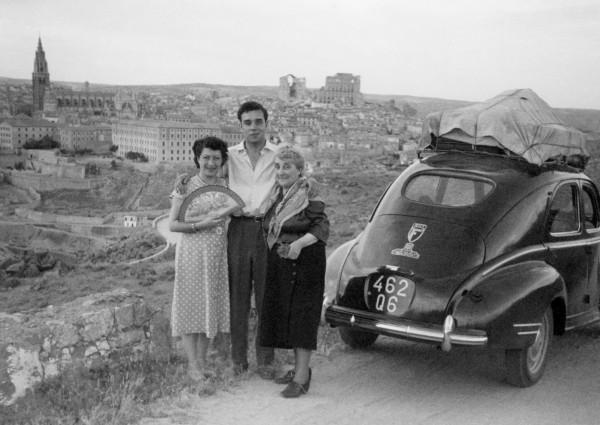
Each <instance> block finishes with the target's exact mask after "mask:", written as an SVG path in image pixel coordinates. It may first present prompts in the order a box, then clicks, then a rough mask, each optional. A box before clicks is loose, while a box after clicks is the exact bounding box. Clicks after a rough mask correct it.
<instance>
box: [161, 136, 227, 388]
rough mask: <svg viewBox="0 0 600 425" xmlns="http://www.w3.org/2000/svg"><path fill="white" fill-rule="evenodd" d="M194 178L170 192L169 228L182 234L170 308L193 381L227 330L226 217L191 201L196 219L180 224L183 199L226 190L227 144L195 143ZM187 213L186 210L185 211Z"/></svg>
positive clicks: (209, 202)
mask: <svg viewBox="0 0 600 425" xmlns="http://www.w3.org/2000/svg"><path fill="white" fill-rule="evenodd" d="M192 150H193V152H194V162H195V164H196V167H197V168H198V169H199V172H198V174H195V175H194V176H192V177H190V178H186V179H184V181H183V182H182V181H179V182H178V184H177V185H176V188H175V190H174V191H173V193H172V194H171V200H172V203H171V212H170V215H169V222H170V230H171V231H172V232H181V239H180V240H179V242H178V243H177V247H176V254H175V287H174V290H173V306H172V309H171V327H172V332H173V336H181V337H182V343H183V347H184V350H185V353H186V356H187V359H188V374H189V376H190V377H191V378H192V379H194V380H198V379H201V378H202V377H203V376H206V375H208V373H209V372H207V369H206V366H207V365H206V352H207V349H208V344H209V340H210V339H211V338H213V337H214V336H215V335H216V334H217V333H219V332H229V282H228V277H227V230H226V219H227V217H226V216H223V215H220V216H215V215H214V214H211V213H210V212H211V211H213V210H214V202H215V200H214V199H213V198H211V197H209V196H206V197H205V196H200V197H198V198H195V199H194V201H193V202H194V218H193V219H189V218H188V215H187V213H186V220H185V222H184V221H180V220H178V216H179V212H180V211H179V210H180V208H181V206H182V204H183V202H184V201H185V199H186V197H187V196H188V195H190V194H191V193H192V192H194V191H195V190H196V189H198V188H201V187H202V186H206V185H222V186H225V185H226V183H225V180H223V179H222V178H220V177H219V175H220V173H219V171H220V170H221V168H222V166H223V165H224V164H225V162H226V161H227V144H226V143H225V142H224V141H222V140H221V139H218V138H216V137H205V138H203V139H200V140H196V141H195V142H194V145H193V147H192ZM186 211H189V209H188V210H186Z"/></svg>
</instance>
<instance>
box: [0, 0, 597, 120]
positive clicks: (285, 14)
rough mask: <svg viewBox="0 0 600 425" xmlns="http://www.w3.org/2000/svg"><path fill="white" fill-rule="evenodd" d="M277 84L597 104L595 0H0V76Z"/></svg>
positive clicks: (572, 105) (126, 82) (116, 81)
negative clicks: (42, 65)
mask: <svg viewBox="0 0 600 425" xmlns="http://www.w3.org/2000/svg"><path fill="white" fill-rule="evenodd" d="M39 36H41V39H42V44H43V47H44V50H45V52H46V59H47V61H48V68H49V71H50V80H51V81H69V82H83V81H89V82H90V84H91V85H92V86H93V84H94V83H98V84H115V85H132V84H136V85H137V84H142V85H144V84H177V83H208V84H227V85H267V86H277V85H278V84H279V78H280V77H281V76H283V75H287V74H293V75H295V76H296V77H304V78H306V84H307V87H308V88H312V89H317V88H320V87H322V86H324V85H325V78H326V77H327V76H329V75H334V74H335V73H338V72H346V73H351V74H354V75H359V76H360V78H361V92H362V93H369V94H388V95H391V94H395V95H412V96H422V97H436V98H444V99H454V100H466V101H483V100H486V99H489V98H491V97H494V96H495V95H497V94H499V93H501V92H503V91H505V90H508V89H515V88H530V89H533V90H534V91H535V92H536V93H537V94H538V95H539V96H540V97H542V99H544V100H545V101H546V102H547V103H549V104H550V106H552V107H556V108H587V109H600V1H599V0H296V1H291V0H210V1H209V0H100V1H98V0H51V1H48V0H0V76H2V77H12V78H27V79H30V78H31V73H32V70H33V60H34V57H35V50H36V48H37V42H38V37H39Z"/></svg>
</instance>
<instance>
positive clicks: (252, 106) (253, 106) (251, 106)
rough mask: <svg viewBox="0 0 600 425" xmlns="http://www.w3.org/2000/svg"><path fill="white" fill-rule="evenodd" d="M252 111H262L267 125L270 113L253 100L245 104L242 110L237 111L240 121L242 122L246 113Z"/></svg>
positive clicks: (241, 107)
mask: <svg viewBox="0 0 600 425" xmlns="http://www.w3.org/2000/svg"><path fill="white" fill-rule="evenodd" d="M250 111H262V113H263V116H264V117H265V123H266V122H267V120H268V119H269V113H268V112H267V110H266V109H265V107H264V106H262V105H261V104H260V103H258V102H254V101H253V100H250V101H248V102H244V103H242V104H241V105H240V108H239V109H238V111H237V117H238V120H239V121H240V122H242V114H243V113H245V112H250Z"/></svg>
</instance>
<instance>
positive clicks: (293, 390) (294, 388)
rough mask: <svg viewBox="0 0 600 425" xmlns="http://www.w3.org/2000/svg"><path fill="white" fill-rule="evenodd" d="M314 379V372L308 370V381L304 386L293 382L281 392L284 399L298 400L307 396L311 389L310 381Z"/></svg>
mask: <svg viewBox="0 0 600 425" xmlns="http://www.w3.org/2000/svg"><path fill="white" fill-rule="evenodd" d="M311 378H312V370H311V369H308V381H306V383H304V384H299V383H298V382H296V381H291V382H290V383H289V384H288V386H287V387H285V389H284V390H283V391H282V392H281V395H282V396H283V397H284V398H297V397H300V396H301V395H302V394H306V393H307V392H308V389H309V388H310V380H311Z"/></svg>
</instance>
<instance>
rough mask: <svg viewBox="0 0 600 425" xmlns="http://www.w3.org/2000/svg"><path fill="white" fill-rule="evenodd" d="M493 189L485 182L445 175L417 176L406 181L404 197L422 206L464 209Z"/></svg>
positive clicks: (489, 183) (491, 184)
mask: <svg viewBox="0 0 600 425" xmlns="http://www.w3.org/2000/svg"><path fill="white" fill-rule="evenodd" d="M493 189H494V184H493V183H492V182H490V181H487V180H482V179H477V178H471V177H467V176H464V177H463V176H454V175H445V174H418V175H416V176H414V177H413V178H412V179H411V180H409V181H408V183H407V184H406V186H405V188H404V196H405V197H407V198H408V199H410V200H412V201H416V202H420V203H423V204H431V205H443V206H447V207H466V206H469V205H473V204H477V203H478V202H481V201H482V200H483V199H485V198H486V197H487V196H488V195H489V194H490V192H491V191H492V190H493Z"/></svg>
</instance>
